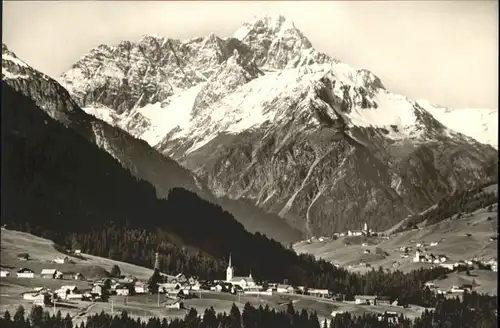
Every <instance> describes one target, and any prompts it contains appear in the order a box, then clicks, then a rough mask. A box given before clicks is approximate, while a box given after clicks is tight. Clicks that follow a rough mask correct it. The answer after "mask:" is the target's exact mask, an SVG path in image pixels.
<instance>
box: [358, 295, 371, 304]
mask: <svg viewBox="0 0 500 328" xmlns="http://www.w3.org/2000/svg"><path fill="white" fill-rule="evenodd" d="M354 303H355V304H369V305H376V304H377V296H372V295H356V296H354Z"/></svg>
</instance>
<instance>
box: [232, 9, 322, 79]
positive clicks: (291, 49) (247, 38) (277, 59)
mask: <svg viewBox="0 0 500 328" xmlns="http://www.w3.org/2000/svg"><path fill="white" fill-rule="evenodd" d="M234 37H235V38H237V39H239V40H241V41H243V42H245V43H246V44H248V45H250V47H251V48H252V50H253V52H254V54H255V62H256V64H257V65H259V66H263V67H266V68H271V69H272V68H274V69H283V68H294V67H298V66H303V65H311V64H322V63H325V62H329V61H331V59H330V58H329V57H328V56H327V55H325V54H322V53H319V52H317V51H315V50H314V49H312V44H311V42H309V40H308V39H307V38H306V37H305V36H304V35H303V34H302V32H300V31H299V30H298V29H297V28H296V27H295V24H294V23H293V22H292V21H290V20H288V19H286V18H285V17H284V16H282V15H277V16H264V17H260V18H257V19H255V20H253V21H252V22H246V23H244V24H243V26H241V27H240V28H239V29H238V30H237V31H236V32H235V33H234Z"/></svg>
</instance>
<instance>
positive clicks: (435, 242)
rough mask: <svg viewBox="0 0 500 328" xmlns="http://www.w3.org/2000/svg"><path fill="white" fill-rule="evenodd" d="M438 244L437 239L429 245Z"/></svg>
mask: <svg viewBox="0 0 500 328" xmlns="http://www.w3.org/2000/svg"><path fill="white" fill-rule="evenodd" d="M437 244H438V242H437V241H433V242H431V243H430V245H429V246H437Z"/></svg>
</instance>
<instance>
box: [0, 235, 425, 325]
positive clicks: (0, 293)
mask: <svg viewBox="0 0 500 328" xmlns="http://www.w3.org/2000/svg"><path fill="white" fill-rule="evenodd" d="M19 253H28V254H29V255H30V257H31V260H28V261H24V260H19V259H17V254H19ZM63 255H64V254H62V253H60V252H58V251H57V250H56V249H55V248H54V243H53V242H51V241H49V240H47V239H43V238H39V237H36V236H33V235H30V234H27V233H23V232H18V231H11V230H2V239H1V265H2V270H8V271H11V272H15V271H17V270H18V269H19V268H21V267H25V268H30V269H32V270H34V271H35V278H17V277H2V278H0V311H1V312H2V313H3V312H4V311H5V310H8V311H9V312H10V313H12V314H13V313H15V311H16V309H17V307H18V306H19V305H23V306H24V307H25V309H26V311H27V313H29V311H30V309H31V307H32V301H29V300H24V299H23V297H22V293H23V292H27V291H30V290H33V289H34V288H36V287H47V288H49V289H52V290H55V289H58V288H59V287H61V286H62V285H76V286H77V287H79V288H80V289H88V288H90V287H91V282H90V281H76V280H53V279H43V278H40V277H37V276H38V274H39V273H40V271H41V270H42V269H44V268H56V269H58V270H60V271H63V272H64V271H66V272H67V271H72V272H82V273H84V275H85V277H86V278H87V279H89V280H92V279H99V278H102V277H104V276H106V275H107V272H109V271H110V269H111V267H112V266H113V265H115V264H117V265H118V266H119V267H120V269H121V271H122V274H130V275H133V276H136V277H137V278H139V279H141V280H147V279H148V278H149V277H150V276H151V274H152V270H151V269H147V268H142V267H138V266H135V265H131V264H128V263H122V262H117V261H113V260H109V259H105V258H100V257H97V256H91V255H88V254H82V259H80V258H72V260H73V261H74V262H75V263H74V264H54V263H51V261H52V260H53V259H54V258H56V257H61V256H63ZM290 300H291V301H292V302H293V305H294V307H295V309H299V310H301V309H306V310H308V311H316V312H317V314H318V317H319V319H320V320H321V321H323V320H324V319H325V318H328V319H331V312H332V311H334V310H335V311H347V312H351V313H353V314H362V313H365V312H375V313H379V312H382V313H383V312H384V311H395V312H400V313H403V314H405V315H406V316H408V317H416V316H419V315H420V314H421V312H422V311H423V308H421V307H417V306H412V307H409V308H402V307H396V306H390V305H377V306H364V305H355V304H353V303H352V302H351V303H350V302H334V301H332V300H330V299H324V298H318V297H313V296H306V295H288V294H273V295H272V296H264V295H260V296H254V295H243V294H242V295H232V294H228V293H219V292H211V291H200V292H194V298H192V299H187V300H184V301H183V302H184V306H185V308H186V309H189V308H191V307H193V308H195V309H196V310H197V311H198V313H199V314H202V313H203V312H204V310H205V309H206V308H208V307H210V306H213V307H214V309H215V310H216V311H217V312H229V310H230V308H231V306H232V304H233V303H235V304H236V305H237V306H238V307H239V308H240V310H243V306H244V304H245V303H246V302H250V304H252V305H254V306H255V305H257V306H258V305H259V304H262V305H263V306H265V305H266V304H268V305H269V306H270V307H272V308H275V309H277V310H280V309H284V308H286V305H287V304H288V302H289V301H290ZM164 301H165V296H163V295H160V301H159V303H160V306H158V296H157V295H146V294H142V295H134V296H128V297H127V298H125V297H124V296H112V297H111V298H110V300H109V302H107V303H102V302H96V303H92V302H85V301H74V300H71V301H64V302H63V303H60V304H56V311H57V310H60V311H61V313H62V314H63V316H65V315H66V313H69V314H70V315H71V316H72V317H73V320H74V323H76V324H79V322H81V321H82V320H85V318H86V317H87V316H88V315H92V314H94V313H100V312H101V311H104V312H106V313H111V311H113V312H114V313H115V314H119V313H120V312H121V311H123V310H126V311H127V312H128V313H129V315H131V316H135V317H141V318H148V317H151V316H159V317H162V318H163V317H167V318H175V317H184V315H185V314H186V313H187V310H186V309H166V308H165V306H164ZM46 309H47V310H48V311H52V310H53V308H52V307H51V306H49V307H48V308H46Z"/></svg>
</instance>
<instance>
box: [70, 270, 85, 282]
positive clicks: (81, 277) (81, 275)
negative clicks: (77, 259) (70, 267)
mask: <svg viewBox="0 0 500 328" xmlns="http://www.w3.org/2000/svg"><path fill="white" fill-rule="evenodd" d="M73 279H75V280H85V276H84V275H83V274H82V273H80V272H77V273H75V274H74V275H73Z"/></svg>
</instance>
